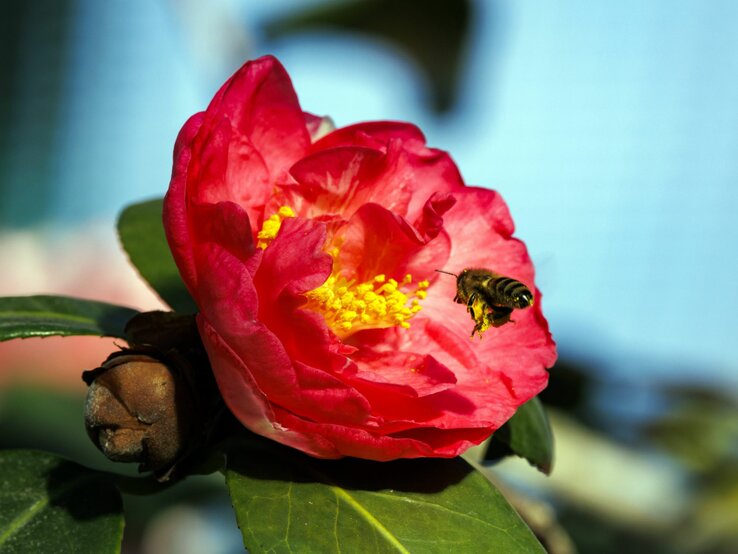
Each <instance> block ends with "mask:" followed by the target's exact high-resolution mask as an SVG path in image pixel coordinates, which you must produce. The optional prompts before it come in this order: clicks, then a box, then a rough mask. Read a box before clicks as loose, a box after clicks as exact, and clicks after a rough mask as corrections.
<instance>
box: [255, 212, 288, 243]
mask: <svg viewBox="0 0 738 554" xmlns="http://www.w3.org/2000/svg"><path fill="white" fill-rule="evenodd" d="M288 217H295V212H294V210H293V209H292V208H290V207H289V206H282V207H280V208H279V211H278V212H277V213H276V214H272V215H271V216H269V217H268V218H267V219H265V220H264V223H263V224H262V226H261V231H259V232H258V233H257V234H256V238H257V239H259V240H258V241H257V243H256V246H258V247H259V248H261V249H262V250H264V249H265V248H266V247H267V246H269V243H271V242H272V241H273V240H274V238H275V237H276V236H277V233H278V232H279V228H280V227H281V226H282V221H284V220H285V219H287V218H288Z"/></svg>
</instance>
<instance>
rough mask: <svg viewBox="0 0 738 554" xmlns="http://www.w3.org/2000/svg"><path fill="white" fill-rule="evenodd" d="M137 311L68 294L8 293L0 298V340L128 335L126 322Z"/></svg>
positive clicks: (122, 336) (120, 336)
mask: <svg viewBox="0 0 738 554" xmlns="http://www.w3.org/2000/svg"><path fill="white" fill-rule="evenodd" d="M137 313H138V312H137V311H135V310H132V309H130V308H124V307H122V306H115V305H113V304H107V303H105V302H96V301H93V300H82V299H79V298H69V297H66V296H9V297H4V298H0V341H4V340H10V339H24V338H29V337H48V336H51V335H66V336H69V335H97V336H101V337H119V338H125V334H124V328H125V325H126V323H127V322H128V320H129V319H131V318H132V317H133V316H134V315H136V314H137Z"/></svg>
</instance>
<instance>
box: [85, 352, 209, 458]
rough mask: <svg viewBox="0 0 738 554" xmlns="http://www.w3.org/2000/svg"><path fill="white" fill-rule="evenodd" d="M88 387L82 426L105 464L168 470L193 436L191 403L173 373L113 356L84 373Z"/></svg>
mask: <svg viewBox="0 0 738 554" xmlns="http://www.w3.org/2000/svg"><path fill="white" fill-rule="evenodd" d="M83 378H84V379H85V381H86V382H87V383H88V384H89V385H90V388H89V389H88V392H87V401H86V404H85V426H86V428H87V433H88V434H89V435H90V438H91V439H92V441H93V442H94V443H95V445H96V446H97V447H98V448H99V449H100V450H101V451H102V452H103V453H104V454H105V456H107V457H108V458H109V459H111V460H114V461H119V462H138V463H139V464H140V467H139V469H140V470H142V471H148V470H153V471H157V470H162V469H163V468H166V467H167V466H171V465H172V464H173V463H174V462H175V461H176V459H177V457H178V456H179V455H180V454H181V453H182V452H183V450H184V449H185V447H186V446H187V441H188V439H189V437H190V436H191V435H192V434H193V429H194V427H195V421H194V417H193V398H192V391H191V390H190V388H189V383H188V382H187V381H186V380H185V379H184V378H183V377H182V376H181V374H180V372H179V371H177V370H176V369H173V368H170V367H169V366H167V365H166V364H165V363H163V362H161V361H160V360H158V359H157V358H155V357H152V356H150V355H146V354H140V353H135V351H123V352H120V353H115V354H113V355H111V356H110V357H109V358H108V359H107V360H106V361H105V363H103V364H102V366H101V367H99V368H97V369H95V370H92V371H88V372H85V374H84V376H83Z"/></svg>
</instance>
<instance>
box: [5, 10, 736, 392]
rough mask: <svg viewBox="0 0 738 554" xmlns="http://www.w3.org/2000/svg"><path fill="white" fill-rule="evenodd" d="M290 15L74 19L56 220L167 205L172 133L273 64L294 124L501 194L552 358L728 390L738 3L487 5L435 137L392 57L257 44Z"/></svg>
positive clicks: (409, 73) (361, 44)
mask: <svg viewBox="0 0 738 554" xmlns="http://www.w3.org/2000/svg"><path fill="white" fill-rule="evenodd" d="M177 5H180V6H181V7H180V10H179V11H178V12H175V11H174V6H177ZM300 5H305V3H304V2H296V1H285V0H281V1H279V2H238V1H236V0H231V1H226V0H222V1H220V2H213V3H209V4H208V6H209V8H208V9H207V11H202V10H204V9H205V4H204V3H197V2H181V3H174V2H148V1H141V0H139V1H137V2H128V3H123V2H94V1H82V2H80V3H79V5H78V8H77V12H76V14H75V19H74V29H73V42H72V46H71V53H70V56H71V58H70V60H71V68H72V70H71V72H70V73H69V74H68V76H67V77H66V81H65V83H64V87H63V106H64V107H63V112H62V113H63V117H62V120H61V125H60V127H59V129H58V133H57V135H56V137H55V140H56V154H55V158H54V164H55V166H54V167H55V171H54V180H55V183H54V185H55V188H54V190H55V193H54V194H55V195H56V202H55V207H54V209H53V213H52V214H51V216H50V222H51V223H52V224H59V225H64V224H70V223H71V222H73V221H82V220H86V219H93V218H105V219H109V220H110V222H111V225H112V221H113V218H114V216H115V213H116V212H117V211H118V209H119V208H120V207H121V206H123V205H124V204H125V203H128V202H131V201H135V200H139V199H142V198H147V197H151V196H155V195H161V194H163V192H164V191H165V189H166V186H167V182H168V178H169V172H170V170H171V149H172V145H173V142H174V137H175V136H176V133H177V131H178V129H179V127H180V126H181V124H182V123H183V122H184V121H185V119H186V118H187V117H188V116H189V115H190V114H191V113H194V112H195V111H199V110H201V109H203V108H204V107H205V106H206V104H207V102H208V101H209V99H210V97H211V96H212V94H213V92H214V91H215V90H216V89H217V87H218V86H219V84H220V83H221V82H222V81H223V80H224V79H225V78H227V77H228V75H229V74H230V73H232V72H233V71H234V70H235V69H236V68H237V67H238V65H240V63H242V61H244V60H243V59H242V58H243V56H244V54H243V53H244V52H250V53H251V55H253V56H256V55H260V54H263V53H267V52H269V53H274V54H276V55H277V56H278V57H280V59H281V60H282V62H283V63H284V64H285V66H286V67H287V69H288V71H289V72H290V73H291V75H292V77H293V81H294V84H295V87H296V89H297V91H298V94H299V96H300V99H301V102H302V104H303V107H304V108H305V109H306V110H308V111H312V112H315V113H320V114H331V115H332V116H333V118H334V119H335V121H336V122H337V123H338V124H340V125H342V124H348V123H352V122H355V121H359V120H368V119H402V120H410V121H413V122H415V123H418V124H419V125H420V126H421V128H423V130H424V131H425V132H426V135H427V137H428V141H429V143H430V144H431V145H433V146H436V147H440V148H443V149H445V150H448V151H450V152H451V154H452V155H453V157H454V159H455V160H456V161H457V163H458V165H459V167H460V169H461V171H462V174H463V175H464V177H465V179H466V181H467V182H468V183H469V184H476V185H481V186H488V187H491V188H496V189H497V190H499V191H500V192H502V194H503V196H504V197H505V198H506V199H507V201H508V203H509V204H510V207H511V210H512V213H513V216H514V218H515V220H516V223H517V226H518V234H519V236H520V237H521V238H522V239H523V240H525V241H526V242H527V244H528V246H529V249H530V252H531V254H532V256H533V258H534V260H535V262H536V265H537V269H538V284H539V286H540V288H541V289H542V290H543V293H544V295H545V298H544V310H545V313H546V315H547V317H548V318H549V320H550V322H551V325H552V329H553V331H554V334H555V337H556V338H557V339H558V342H559V343H560V345H561V349H562V351H563V352H564V353H566V354H568V355H570V356H580V357H592V356H594V357H596V358H597V359H601V360H605V362H604V363H603V366H604V367H605V369H609V370H611V371H614V372H617V373H619V374H622V375H626V376H629V377H632V378H640V377H641V376H642V375H644V374H646V373H648V372H650V374H651V375H659V376H661V377H665V378H670V377H679V378H688V379H697V380H700V379H703V378H704V379H712V378H717V379H720V380H722V381H726V382H730V383H732V384H733V385H736V384H738V377H737V376H738V371H736V370H737V369H738V340H736V339H737V334H738V333H737V331H738V325H736V323H735V315H734V314H735V313H736V312H737V311H738V292H736V287H735V286H734V285H733V283H734V280H735V277H734V276H735V274H736V272H737V271H738V258H737V257H736V255H735V250H736V249H735V244H736V242H738V225H736V222H735V219H736V213H737V212H738V192H736V191H737V190H738V187H737V185H738V156H736V153H738V132H736V131H737V130H738V38H736V35H735V30H734V25H733V22H735V21H738V4H736V3H733V2H729V1H723V2H719V1H711V2H686V1H684V2H674V1H666V0H652V1H650V2H636V1H625V2H606V3H605V2H576V1H574V0H568V1H562V2H557V3H546V2H533V1H532V0H515V1H512V0H509V1H504V2H503V1H498V2H477V3H476V6H477V7H478V18H477V20H475V21H474V25H473V27H474V36H473V41H472V44H471V49H470V57H469V61H468V67H467V71H466V74H465V83H464V84H465V86H464V90H463V94H462V97H461V102H460V106H459V109H458V111H457V112H456V113H454V114H452V115H451V116H450V117H446V118H444V119H442V120H435V119H433V118H432V117H431V116H430V115H429V114H428V112H427V111H425V110H424V109H423V104H422V98H421V91H422V87H421V81H420V79H421V77H420V75H419V74H418V73H417V72H416V71H415V70H414V68H413V67H412V66H411V64H410V63H409V62H408V60H406V59H403V58H401V57H398V56H397V55H396V53H395V52H394V51H393V50H391V49H390V48H389V47H387V46H385V45H381V44H377V43H376V42H372V41H370V40H366V39H357V38H356V37H351V36H346V35H343V36H341V35H321V34H311V35H304V36H300V37H295V38H292V39H289V40H285V41H281V42H279V43H274V44H267V43H265V42H264V41H262V40H261V37H260V34H259V25H260V23H261V22H263V21H264V20H266V19H268V18H269V17H272V16H273V15H274V14H275V13H278V12H279V11H280V10H289V9H294V8H296V7H298V6H300ZM185 8H187V9H185ZM38 79H39V77H38V75H35V74H34V73H33V72H32V71H30V72H29V73H28V74H27V75H25V76H24V79H23V82H21V83H20V84H19V85H18V86H19V87H21V88H22V89H23V88H24V87H25V89H27V90H29V91H32V90H33V87H34V86H35V84H36V83H37V81H38ZM11 169H12V171H11V173H10V175H11V177H12V178H13V179H18V182H21V181H22V178H23V166H22V164H20V162H18V166H17V167H14V168H11Z"/></svg>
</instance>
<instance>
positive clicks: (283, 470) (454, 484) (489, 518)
mask: <svg viewBox="0 0 738 554" xmlns="http://www.w3.org/2000/svg"><path fill="white" fill-rule="evenodd" d="M227 460H228V461H227V469H226V471H225V474H226V484H227V485H228V489H229V492H230V495H231V501H232V502H233V506H234V508H235V510H236V519H237V521H238V525H239V527H240V528H241V533H242V534H243V539H244V545H245V546H246V548H247V549H248V550H249V552H253V553H259V552H271V553H279V552H321V553H323V552H325V553H330V552H361V553H375V552H423V553H428V554H432V553H434V552H439V553H446V552H464V553H475V552H479V553H486V552H501V553H502V552H515V553H526V552H543V549H542V547H541V545H540V544H539V543H538V541H537V540H536V538H535V537H534V536H533V534H532V533H531V531H530V529H528V527H527V526H526V525H525V523H523V521H522V520H521V519H520V517H519V516H518V515H517V513H516V512H515V511H514V510H513V509H512V508H511V507H510V505H509V504H508V503H507V501H506V500H505V499H504V498H503V496H502V495H501V494H500V492H499V491H498V490H497V489H496V488H495V487H494V486H493V485H492V484H491V483H490V482H489V481H488V480H487V479H485V478H484V477H483V476H482V475H481V474H480V473H479V472H477V471H475V470H473V469H472V468H471V466H469V465H468V464H467V463H466V462H465V461H463V460H462V459H460V458H455V459H452V460H440V459H417V460H399V461H396V462H384V463H381V462H370V461H366V460H356V459H344V460H339V461H326V460H316V459H314V458H309V457H307V456H305V455H302V454H300V453H298V452H296V451H287V449H282V448H276V447H273V448H269V449H268V450H266V449H262V450H261V451H260V450H257V449H252V450H250V451H247V450H240V451H235V452H231V453H229V455H228V457H227Z"/></svg>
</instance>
